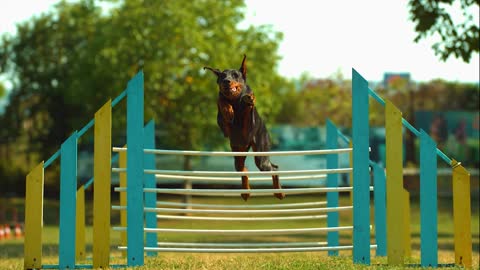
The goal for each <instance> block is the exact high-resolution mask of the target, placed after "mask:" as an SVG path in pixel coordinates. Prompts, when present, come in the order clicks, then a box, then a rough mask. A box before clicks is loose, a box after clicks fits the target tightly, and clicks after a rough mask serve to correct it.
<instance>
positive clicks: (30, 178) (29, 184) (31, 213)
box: [24, 161, 44, 269]
mask: <svg viewBox="0 0 480 270" xmlns="http://www.w3.org/2000/svg"><path fill="white" fill-rule="evenodd" d="M43 184H44V170H43V161H42V162H41V163H40V164H38V165H37V166H36V167H35V168H34V169H33V170H32V171H30V173H29V174H28V175H27V178H26V191H25V243H24V268H25V269H32V268H37V269H38V268H41V267H42V227H43Z"/></svg>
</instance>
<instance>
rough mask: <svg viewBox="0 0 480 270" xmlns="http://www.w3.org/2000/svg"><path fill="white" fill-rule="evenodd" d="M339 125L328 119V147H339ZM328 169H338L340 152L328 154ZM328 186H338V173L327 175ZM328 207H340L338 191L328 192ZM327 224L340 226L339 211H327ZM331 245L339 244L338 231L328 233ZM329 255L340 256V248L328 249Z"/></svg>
mask: <svg viewBox="0 0 480 270" xmlns="http://www.w3.org/2000/svg"><path fill="white" fill-rule="evenodd" d="M337 134H338V131H337V127H336V126H335V125H334V124H333V123H332V122H331V121H330V120H328V119H327V149H337V148H338V138H337ZM327 169H338V154H330V155H327ZM327 187H338V174H334V173H330V174H328V175H327ZM327 207H338V192H328V193H327ZM327 226H328V227H338V212H328V213H327ZM327 243H328V246H329V247H336V246H339V242H338V231H336V232H328V233H327ZM328 255H329V256H338V250H330V251H328Z"/></svg>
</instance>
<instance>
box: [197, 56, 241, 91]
mask: <svg viewBox="0 0 480 270" xmlns="http://www.w3.org/2000/svg"><path fill="white" fill-rule="evenodd" d="M246 58H247V56H246V55H244V56H243V61H242V65H241V66H240V69H226V70H224V71H220V70H219V69H216V68H211V67H204V68H203V69H208V70H210V71H212V72H213V73H214V74H215V75H217V84H218V88H219V90H220V94H222V95H223V96H224V97H226V98H227V99H229V100H236V99H238V98H240V97H241V95H242V93H243V92H245V89H246V88H247V66H246V63H245V60H246Z"/></svg>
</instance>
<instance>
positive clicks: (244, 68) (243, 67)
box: [240, 54, 247, 81]
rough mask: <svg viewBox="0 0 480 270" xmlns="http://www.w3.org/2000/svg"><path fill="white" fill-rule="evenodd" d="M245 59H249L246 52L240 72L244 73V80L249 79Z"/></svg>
mask: <svg viewBox="0 0 480 270" xmlns="http://www.w3.org/2000/svg"><path fill="white" fill-rule="evenodd" d="M245 60H247V55H246V54H244V55H243V60H242V65H241V66H240V72H241V73H242V76H243V80H244V81H247V62H246V61H245Z"/></svg>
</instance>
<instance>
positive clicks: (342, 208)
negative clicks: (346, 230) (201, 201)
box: [144, 206, 353, 215]
mask: <svg viewBox="0 0 480 270" xmlns="http://www.w3.org/2000/svg"><path fill="white" fill-rule="evenodd" d="M352 209H353V206H340V207H324V208H302V209H249V210H232V209H230V210H219V209H181V208H151V207H145V208H144V210H145V212H155V213H202V214H232V215H236V214H297V213H298V214H300V213H318V212H321V213H329V212H341V211H350V210H352Z"/></svg>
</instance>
